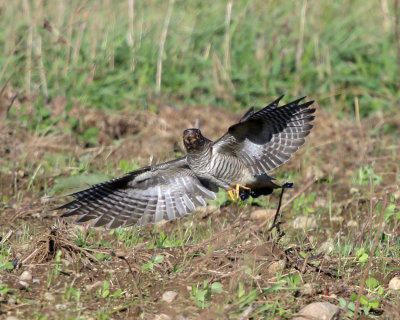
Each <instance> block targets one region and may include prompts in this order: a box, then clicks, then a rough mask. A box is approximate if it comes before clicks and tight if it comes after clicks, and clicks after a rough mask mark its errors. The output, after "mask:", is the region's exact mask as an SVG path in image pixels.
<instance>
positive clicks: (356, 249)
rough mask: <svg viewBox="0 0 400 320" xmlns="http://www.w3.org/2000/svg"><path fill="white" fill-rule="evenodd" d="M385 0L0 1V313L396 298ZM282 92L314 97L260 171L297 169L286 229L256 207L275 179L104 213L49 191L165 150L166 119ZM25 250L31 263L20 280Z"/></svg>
mask: <svg viewBox="0 0 400 320" xmlns="http://www.w3.org/2000/svg"><path fill="white" fill-rule="evenodd" d="M396 1H397V0H396ZM396 1H394V3H392V2H391V1H385V0H381V1H372V0H370V1H361V0H354V1H344V0H341V1H337V2H327V1H325V2H324V1H319V2H311V1H299V2H278V1H261V0H257V1H256V0H254V1H232V7H231V12H230V6H229V3H230V2H229V1H211V0H207V1H201V2H200V1H194V0H189V1H183V0H179V1H178V0H176V1H155V0H151V1H144V0H136V1H129V0H126V1H102V2H98V1H93V0H89V1H86V2H82V1H77V0H73V1H45V2H43V1H39V0H27V1H25V0H16V1H13V2H11V3H7V4H6V3H4V4H0V48H1V49H2V50H3V52H4V54H3V55H1V56H0V172H1V175H0V185H1V186H0V191H1V195H0V196H1V198H0V199H1V202H0V222H1V225H2V227H1V229H0V235H1V236H0V271H1V278H0V299H1V302H2V303H1V304H0V316H1V317H3V316H4V317H7V316H8V315H15V316H17V317H19V318H21V319H22V318H27V317H30V318H33V319H124V318H139V319H140V318H141V319H148V318H150V319H151V318H154V317H155V316H156V315H160V314H162V313H165V314H168V315H171V316H172V317H174V316H177V315H183V316H185V317H186V316H187V317H192V318H207V317H208V318H220V319H225V318H232V319H240V318H245V317H247V316H248V317H252V318H265V319H275V318H282V319H290V318H292V317H293V314H295V313H296V312H298V311H299V309H300V308H301V307H303V306H304V305H305V304H307V303H309V302H311V301H320V300H326V301H330V302H332V303H334V304H336V305H338V306H340V307H341V308H342V311H341V312H342V315H343V316H344V318H345V319H350V318H351V317H353V315H354V312H355V309H356V306H357V304H359V306H360V308H359V312H358V315H359V316H363V317H365V318H368V319H378V318H380V317H381V316H382V314H383V316H385V317H387V318H394V317H395V316H397V314H395V312H396V311H393V310H398V309H399V301H398V292H394V291H392V290H389V288H388V282H389V281H390V279H391V278H393V277H394V276H395V275H397V274H398V272H399V264H400V234H399V230H400V213H399V191H398V186H399V184H400V176H399V172H400V169H399V163H400V160H399V148H398V141H399V137H400V136H399V131H398V128H399V124H400V119H399V116H398V103H399V101H400V99H399V98H400V96H399V92H400V90H399V82H398V79H399V74H400V70H399V65H398V60H397V54H398V52H397V50H396V44H397V43H396V41H397V40H396V37H395V34H394V30H395V28H396V25H395V18H396V16H398V15H400V13H396V12H395V11H394V7H395V4H396ZM129 3H134V5H135V6H134V16H133V17H132V16H131V15H130V12H132V11H130V9H129V6H128V5H129ZM386 6H388V7H387V8H386ZM168 12H170V13H171V15H170V19H169V20H168ZM166 26H167V27H166ZM397 27H398V26H397ZM165 32H166V33H165ZM163 34H166V38H165V43H164V42H163V40H162V38H163ZM161 47H162V48H163V50H162V52H160V48H161ZM160 59H161V60H160ZM160 61H161V62H162V65H161V66H160V64H159V63H160ZM157 75H158V76H160V75H161V77H160V78H157ZM158 80H161V82H160V86H158V82H157V81H158ZM3 89H4V90H3ZM282 93H286V95H287V96H286V97H285V98H284V100H285V101H286V102H287V101H289V100H290V99H291V98H295V97H297V96H299V95H307V96H309V97H310V98H311V99H315V100H316V101H317V103H318V109H319V110H318V112H317V118H316V123H315V124H316V126H315V129H313V132H312V134H311V135H310V137H309V139H307V144H306V146H305V147H304V148H303V149H302V151H301V152H300V153H299V154H298V155H296V156H295V157H294V159H293V160H291V161H290V162H288V163H287V164H286V165H285V166H284V167H283V169H279V170H277V171H275V172H273V173H272V175H273V177H274V178H277V181H279V183H281V182H285V181H293V182H294V183H295V187H294V189H292V190H289V191H287V192H286V193H285V195H284V201H283V204H284V205H285V208H284V209H283V210H282V217H281V221H282V226H281V231H282V232H280V233H279V232H277V230H273V231H272V232H270V231H269V230H268V228H269V225H268V224H265V225H263V223H264V222H265V218H266V217H267V216H268V215H269V214H270V212H271V211H272V212H274V210H275V208H276V206H277V200H278V196H277V195H276V194H274V195H272V196H271V197H261V198H259V199H249V201H247V202H246V203H243V202H241V201H238V202H233V201H231V200H230V198H229V196H228V195H227V193H226V192H222V191H221V192H219V193H218V196H217V200H216V201H213V202H211V203H210V206H209V209H208V211H207V210H205V211H201V212H197V213H196V214H194V215H192V216H189V217H186V218H184V219H181V220H177V221H173V222H169V223H165V224H158V225H154V226H147V227H145V228H126V229H120V228H118V229H116V230H111V231H107V230H104V229H102V228H100V229H86V227H84V226H79V227H77V226H75V225H72V224H71V223H69V222H71V221H72V220H68V219H63V220H59V219H58V213H55V212H54V211H52V209H53V208H54V207H56V206H57V205H60V204H62V203H63V202H64V200H65V199H60V197H59V196H60V195H62V194H65V193H71V192H73V191H76V190H78V189H82V188H86V187H87V186H88V185H89V184H95V183H98V182H100V181H103V180H106V179H108V178H110V177H116V176H121V175H123V174H124V173H126V172H129V171H132V170H135V169H137V168H139V167H141V166H143V165H147V164H149V163H152V161H153V159H154V161H162V160H165V159H166V158H168V157H169V158H171V157H175V156H176V157H177V156H181V155H182V150H180V147H179V143H180V136H179V134H180V130H181V129H182V128H181V126H183V125H184V126H187V125H189V124H192V123H193V122H194V121H195V120H196V119H197V118H200V115H202V114H203V111H204V114H206V115H208V114H210V113H209V110H210V109H207V108H205V106H206V105H208V106H210V107H211V108H215V109H214V110H213V111H214V114H213V118H215V119H211V118H209V119H206V120H209V121H204V123H201V126H202V128H203V127H204V128H205V130H204V131H205V132H206V131H208V132H211V133H212V134H216V132H217V131H218V132H219V133H220V134H222V133H223V132H224V131H225V130H226V128H227V126H228V125H229V124H231V123H228V121H231V119H233V118H234V117H233V116H232V117H231V113H233V112H235V111H239V110H243V109H245V107H247V106H249V105H253V104H254V105H256V106H261V105H265V104H266V103H267V102H269V101H270V100H271V99H272V98H275V97H277V96H279V95H281V94H282ZM16 94H17V99H16V101H15V103H14V105H13V106H12V107H11V109H10V110H9V113H8V114H6V116H7V119H6V120H4V121H3V110H5V109H7V108H8V106H9V103H10V101H11V100H10V99H11V98H12V97H13V96H14V95H16ZM4 96H6V99H5V100H4V99H3V98H4ZM4 101H5V102H4ZM168 105H173V106H175V107H176V109H172V110H173V113H174V115H175V119H174V118H173V117H171V112H170V113H168V109H167V110H166V106H168ZM195 107H196V109H195ZM219 107H220V109H222V110H225V111H221V110H220V109H217V108H219ZM191 108H192V109H191ZM187 109H190V112H188V113H185V111H187ZM143 110H144V111H143ZM196 111H198V113H196ZM228 112H229V114H228ZM87 116H90V117H89V118H90V119H89V120H88V118H87ZM127 119H128V120H131V119H132V122H129V121H127ZM144 119H146V120H147V119H150V120H149V122H148V123H147V122H146V123H143V120H144ZM152 119H153V120H154V119H155V120H154V121H153V122H152ZM235 119H236V118H235ZM237 119H238V117H237ZM122 120H125V122H123V121H122ZM179 120H182V122H181V123H179V125H178V124H176V123H175V121H179ZM215 127H216V128H215ZM114 129H115V131H113V130H114ZM129 129H130V130H132V131H129ZM133 129H137V130H133ZM148 129H150V134H149V132H148V131H146V130H148ZM118 130H119V131H120V133H118ZM121 132H122V133H121ZM123 132H125V133H123ZM126 132H128V133H126ZM176 132H179V134H177V133H176ZM104 137H106V138H104ZM153 137H156V138H157V139H155V140H151V138H153ZM149 139H150V140H149ZM148 141H150V142H148ZM147 144H151V145H150V147H151V152H153V154H151V155H149V154H148V153H146V152H145V151H144V150H143V149H145V147H146V146H147ZM153 144H154V145H153ZM312 177H317V178H318V180H317V182H316V183H313V184H312V185H310V187H308V188H305V189H302V188H303V187H304V185H305V183H306V182H307V181H308V180H309V179H311V178H312ZM297 192H298V194H297ZM291 197H294V199H293V201H292V202H290V203H289V202H288V201H289V199H290V198H291ZM49 201H50V202H49ZM260 209H261V210H264V209H265V217H264V218H263V219H261V221H258V220H256V219H253V218H251V213H252V212H253V211H255V210H260ZM298 217H306V218H309V219H311V220H312V221H314V222H315V224H312V225H311V227H304V228H297V227H296V226H295V225H294V221H295V220H296V218H298ZM375 245H376V247H375ZM374 247H375V250H374ZM36 249H37V251H36ZM25 259H27V260H26V261H25ZM22 262H23V263H22ZM276 262H278V264H279V263H280V264H281V265H282V268H280V269H279V268H278V269H277V270H275V271H274V272H270V270H269V267H270V266H271V265H272V264H273V263H276ZM21 263H22V265H21ZM25 270H29V271H31V272H32V274H33V279H34V280H35V281H32V282H30V283H29V287H28V288H21V285H20V284H19V276H20V274H21V273H22V271H25ZM364 275H366V276H365V277H364ZM92 286H93V287H92ZM360 287H363V290H362V291H361V292H360V293H359V289H360ZM168 290H173V291H176V292H178V296H177V298H176V300H174V301H173V302H172V304H166V303H164V302H163V301H162V299H161V297H162V294H163V293H164V292H165V291H168ZM327 291H328V294H329V295H330V296H329V297H328V296H326V294H327ZM46 293H51V294H52V295H53V297H54V301H52V300H49V299H47V298H46V296H45V294H46Z"/></svg>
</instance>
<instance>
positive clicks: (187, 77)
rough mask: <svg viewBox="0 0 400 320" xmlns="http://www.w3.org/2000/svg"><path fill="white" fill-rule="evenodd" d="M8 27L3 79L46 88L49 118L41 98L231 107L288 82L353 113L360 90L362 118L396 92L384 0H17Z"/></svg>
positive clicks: (293, 89) (290, 88)
mask: <svg viewBox="0 0 400 320" xmlns="http://www.w3.org/2000/svg"><path fill="white" fill-rule="evenodd" d="M385 3H386V2H385ZM371 12H372V14H371ZM344 13H346V14H344ZM366 15H368V17H369V19H365V16H366ZM106 17H107V18H106ZM339 17H340V19H339ZM14 21H19V23H18V24H17V25H16V24H15V23H13V22H14ZM381 21H385V23H383V24H382V23H381ZM0 30H1V34H2V37H0V39H2V40H0V45H1V46H2V47H4V49H5V54H4V55H2V56H1V57H0V67H1V68H0V70H1V73H0V81H2V82H4V81H5V80H6V79H9V80H10V82H9V84H10V85H11V86H13V87H16V88H25V89H24V91H23V92H21V96H23V94H28V95H29V94H31V93H34V94H39V95H40V96H41V97H42V98H41V99H39V100H38V101H37V102H36V103H35V104H36V107H37V108H38V111H39V112H38V116H39V117H41V118H42V119H43V121H44V125H46V121H48V120H47V119H48V114H47V113H48V112H49V110H45V109H43V108H42V107H41V101H50V100H51V99H53V98H54V97H56V96H57V95H63V96H68V99H69V101H72V102H77V101H78V102H79V103H81V104H84V105H90V106H96V107H99V108H103V109H122V108H124V107H126V106H130V107H131V108H139V109H140V108H144V109H147V108H149V105H150V104H151V97H155V96H157V95H162V96H164V97H167V100H169V101H176V100H177V99H178V100H179V101H181V102H183V103H186V104H199V103H202V104H211V105H223V106H226V107H230V108H232V107H238V106H243V105H250V104H254V103H255V104H264V103H265V101H266V96H276V95H278V94H281V93H285V92H287V93H289V95H290V96H294V95H299V94H308V95H310V96H312V97H315V98H316V99H317V100H318V101H319V103H320V104H321V105H324V106H329V107H330V108H333V109H334V110H336V111H338V112H342V113H345V114H349V113H353V108H350V107H348V106H351V105H353V103H354V101H355V99H357V101H358V104H359V113H360V114H361V116H365V115H367V114H369V113H371V112H374V111H378V110H389V109H391V108H392V107H391V105H392V103H391V102H393V101H395V100H396V99H398V92H399V90H398V73H397V71H396V68H395V67H393V66H396V65H397V54H396V48H395V46H393V45H392V38H393V36H394V34H393V30H394V27H393V26H392V25H391V20H390V19H388V17H387V14H385V11H384V10H381V6H380V2H376V1H369V2H367V3H365V2H361V1H353V2H348V1H339V2H336V3H335V4H331V3H330V4H327V3H318V4H313V5H310V4H309V3H307V2H306V1H303V2H302V3H298V4H293V3H289V2H288V3H280V4H279V5H276V4H272V3H267V2H263V1H250V2H248V1H239V2H234V3H233V2H229V3H228V5H226V4H225V3H223V2H215V1H205V2H204V1H203V2H202V3H201V4H199V3H198V2H197V1H193V0H191V1H185V2H184V3H181V2H176V3H175V2H174V1H170V2H162V3H161V4H160V3H159V2H158V1H145V2H135V1H128V2H119V3H113V4H112V5H111V4H110V2H107V1H106V2H102V3H100V4H99V3H97V2H93V1H89V2H85V3H84V4H82V5H78V4H77V3H75V2H63V3H62V5H60V4H59V3H57V2H41V1H32V2H28V1H23V0H18V1H14V2H13V3H12V4H10V5H7V6H4V7H3V8H2V19H1V21H0Z"/></svg>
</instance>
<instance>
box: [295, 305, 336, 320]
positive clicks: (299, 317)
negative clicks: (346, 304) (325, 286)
mask: <svg viewBox="0 0 400 320" xmlns="http://www.w3.org/2000/svg"><path fill="white" fill-rule="evenodd" d="M293 319H294V320H304V319H318V320H334V319H339V308H338V307H337V306H335V305H334V304H332V303H329V302H313V303H311V304H309V305H307V306H305V307H303V308H302V309H301V310H300V311H299V312H298V313H297V314H296V315H295V317H294V318H293Z"/></svg>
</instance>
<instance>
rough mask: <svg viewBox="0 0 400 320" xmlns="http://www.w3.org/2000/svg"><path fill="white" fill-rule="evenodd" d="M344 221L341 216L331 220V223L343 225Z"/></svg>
mask: <svg viewBox="0 0 400 320" xmlns="http://www.w3.org/2000/svg"><path fill="white" fill-rule="evenodd" d="M343 220H344V217H341V216H333V217H332V218H331V221H332V222H338V223H342V222H343Z"/></svg>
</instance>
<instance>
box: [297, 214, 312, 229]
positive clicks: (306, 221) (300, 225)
mask: <svg viewBox="0 0 400 320" xmlns="http://www.w3.org/2000/svg"><path fill="white" fill-rule="evenodd" d="M292 225H293V228H295V229H312V228H316V227H317V222H316V221H315V219H314V218H313V217H306V216H298V217H297V218H296V219H294V221H293V223H292Z"/></svg>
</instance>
